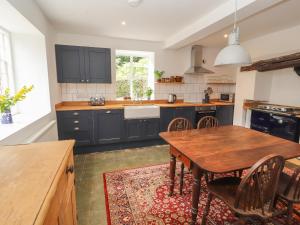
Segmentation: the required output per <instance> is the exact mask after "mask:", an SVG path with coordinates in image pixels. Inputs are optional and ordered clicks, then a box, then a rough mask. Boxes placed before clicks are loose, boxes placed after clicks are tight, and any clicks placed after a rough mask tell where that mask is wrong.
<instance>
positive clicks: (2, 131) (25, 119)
mask: <svg viewBox="0 0 300 225" xmlns="http://www.w3.org/2000/svg"><path fill="white" fill-rule="evenodd" d="M45 115H47V114H40V115H32V114H21V113H19V114H16V115H13V123H12V124H1V123H0V141H2V140H3V139H5V138H7V137H9V136H11V135H13V134H14V133H16V132H18V131H20V130H21V129H23V128H25V127H27V126H28V125H30V124H32V123H34V122H35V121H37V120H39V119H41V118H42V117H43V116H45Z"/></svg>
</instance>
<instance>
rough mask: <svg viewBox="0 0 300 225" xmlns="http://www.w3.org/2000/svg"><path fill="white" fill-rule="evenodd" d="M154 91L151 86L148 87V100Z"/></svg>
mask: <svg viewBox="0 0 300 225" xmlns="http://www.w3.org/2000/svg"><path fill="white" fill-rule="evenodd" d="M152 93H153V90H152V89H151V88H150V87H148V88H147V90H146V92H145V94H146V96H147V99H148V100H151V95H152Z"/></svg>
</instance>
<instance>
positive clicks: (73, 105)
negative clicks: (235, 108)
mask: <svg viewBox="0 0 300 225" xmlns="http://www.w3.org/2000/svg"><path fill="white" fill-rule="evenodd" d="M128 105H157V106H160V107H163V108H172V107H193V106H226V105H234V103H232V102H220V101H212V102H211V103H189V102H183V101H182V100H179V101H178V102H176V103H174V104H170V103H167V101H165V100H153V101H142V103H135V102H132V101H107V102H106V103H105V105H104V106H90V105H89V104H88V102H61V103H59V104H56V105H55V109H56V111H71V110H99V109H123V108H124V107H125V106H128Z"/></svg>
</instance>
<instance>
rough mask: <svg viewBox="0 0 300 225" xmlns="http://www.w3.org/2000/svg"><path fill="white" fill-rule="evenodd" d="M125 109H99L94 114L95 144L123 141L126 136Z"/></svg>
mask: <svg viewBox="0 0 300 225" xmlns="http://www.w3.org/2000/svg"><path fill="white" fill-rule="evenodd" d="M123 121H124V110H121V109H120V110H119V109H114V110H99V111H95V115H94V135H95V144H108V143H117V142H121V141H122V140H123V137H124V122H123Z"/></svg>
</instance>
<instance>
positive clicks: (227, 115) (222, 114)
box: [216, 105, 234, 126]
mask: <svg viewBox="0 0 300 225" xmlns="http://www.w3.org/2000/svg"><path fill="white" fill-rule="evenodd" d="M233 111H234V106H232V105H226V106H217V112H216V117H217V119H218V120H219V124H220V126H225V125H232V124H233Z"/></svg>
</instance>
